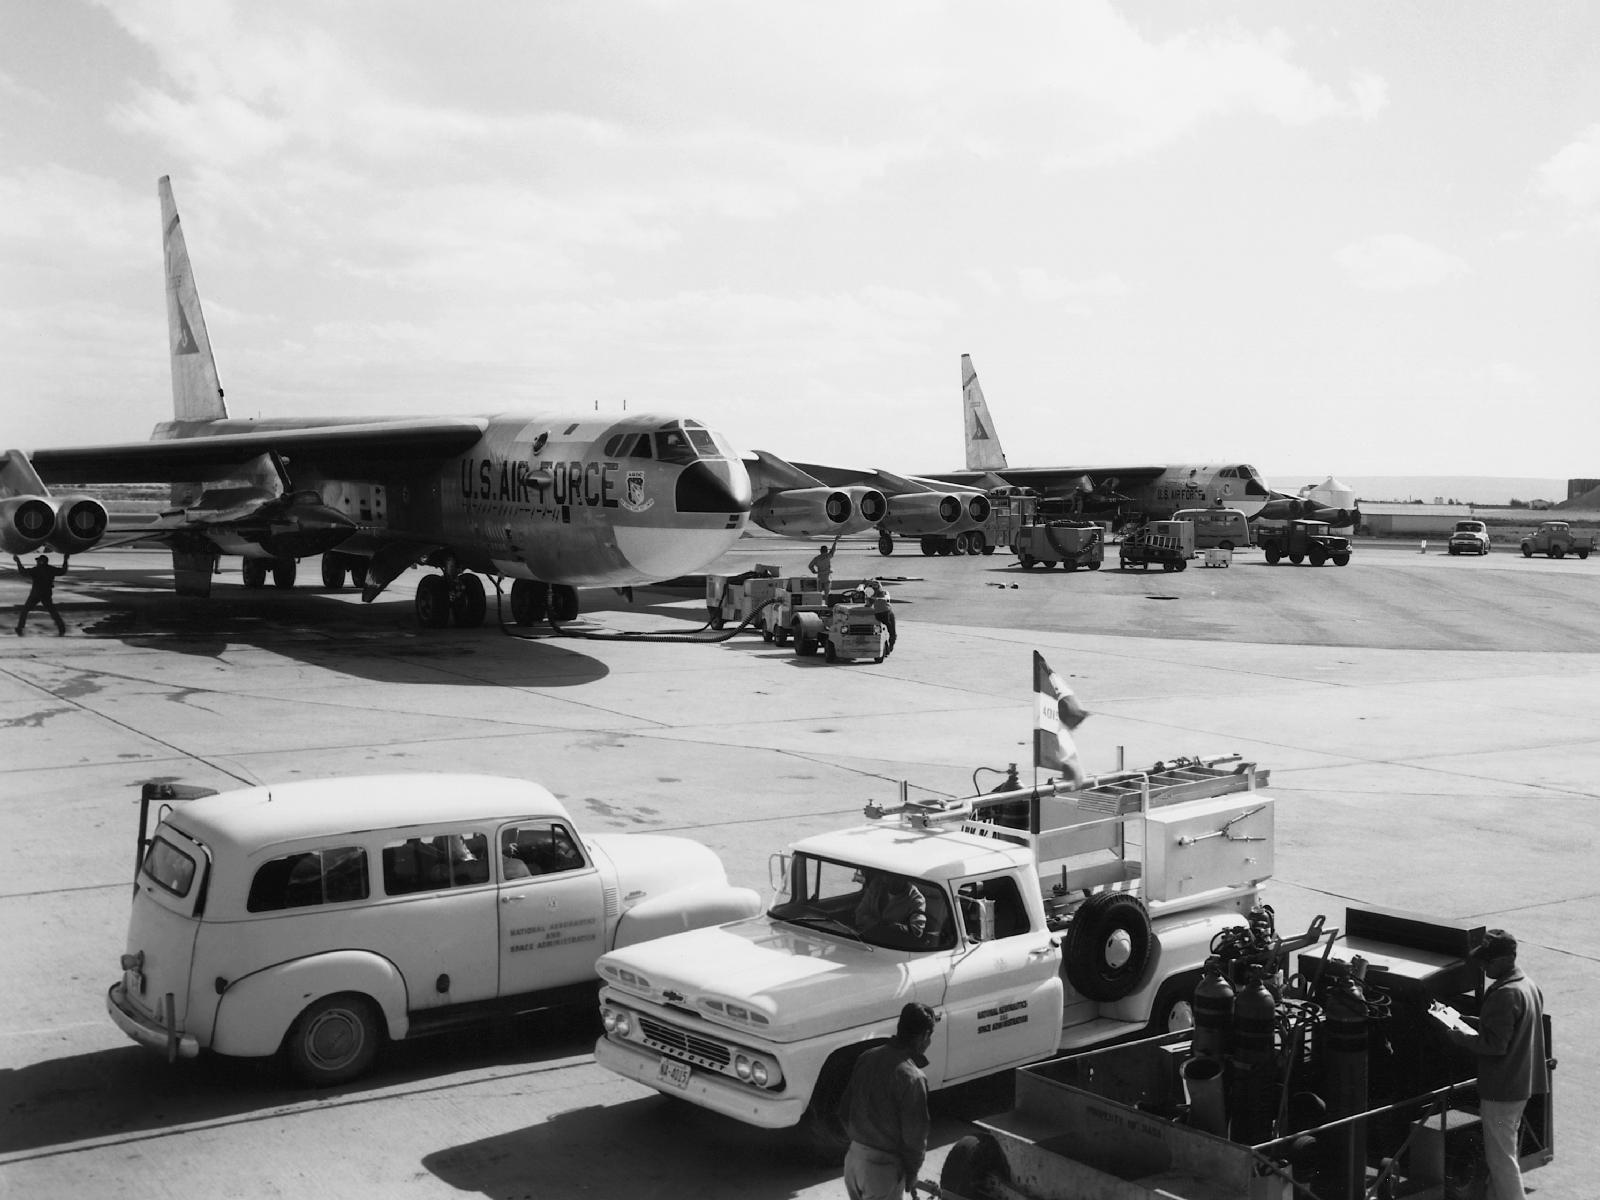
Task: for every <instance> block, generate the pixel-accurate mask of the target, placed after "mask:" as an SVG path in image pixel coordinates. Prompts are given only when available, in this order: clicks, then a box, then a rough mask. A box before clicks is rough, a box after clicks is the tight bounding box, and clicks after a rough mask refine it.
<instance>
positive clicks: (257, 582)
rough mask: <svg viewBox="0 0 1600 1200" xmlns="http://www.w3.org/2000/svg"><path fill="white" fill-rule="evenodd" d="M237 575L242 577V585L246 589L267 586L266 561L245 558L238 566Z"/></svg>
mask: <svg viewBox="0 0 1600 1200" xmlns="http://www.w3.org/2000/svg"><path fill="white" fill-rule="evenodd" d="M239 573H240V574H241V575H243V576H244V585H245V587H247V588H259V587H266V586H267V560H266V559H264V558H247V559H245V560H244V562H243V563H241V564H240V565H239Z"/></svg>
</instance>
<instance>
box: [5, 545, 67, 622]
mask: <svg viewBox="0 0 1600 1200" xmlns="http://www.w3.org/2000/svg"><path fill="white" fill-rule="evenodd" d="M11 561H12V562H14V563H16V564H17V570H19V571H21V572H22V573H23V574H24V575H26V576H27V577H28V578H29V579H31V580H33V587H32V588H30V589H29V590H28V598H27V600H25V601H24V602H23V605H22V615H21V616H20V617H18V618H17V636H18V637H21V636H22V634H23V628H22V626H23V623H24V622H26V621H27V619H28V614H29V613H31V612H32V611H33V610H34V609H35V608H42V609H44V610H45V612H47V613H49V614H50V616H51V617H52V618H53V619H54V620H55V623H56V636H57V637H60V636H61V635H62V634H64V633H66V631H67V623H66V622H65V621H63V620H62V619H61V614H60V613H59V612H57V611H56V605H55V600H54V598H53V597H54V593H55V586H56V576H57V575H65V574H66V573H67V564H68V563H69V562H71V561H72V555H70V554H67V555H63V556H62V559H61V565H60V566H59V567H52V566H51V565H50V556H49V555H48V554H41V555H39V557H38V559H36V560H35V561H34V564H33V566H31V567H25V566H23V565H22V560H21V559H20V558H18V557H17V556H16V555H15V554H13V555H12V556H11Z"/></svg>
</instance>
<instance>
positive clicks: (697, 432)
mask: <svg viewBox="0 0 1600 1200" xmlns="http://www.w3.org/2000/svg"><path fill="white" fill-rule="evenodd" d="M159 191H160V197H161V221H162V238H163V248H164V252H165V259H166V277H167V324H168V331H169V333H170V336H171V357H172V396H173V405H174V413H173V420H171V421H167V422H163V423H161V424H159V425H158V426H157V427H156V429H155V432H154V434H153V435H152V438H151V440H150V441H148V442H138V443H129V444H122V445H103V446H88V447H78V448H66V449H55V448H53V449H45V450H39V451H37V452H35V453H34V454H33V455H32V456H31V465H30V461H29V458H28V456H24V455H22V454H21V453H19V452H17V451H12V452H11V453H10V454H8V455H6V456H4V459H3V461H0V497H3V499H0V549H4V550H5V551H7V552H9V553H13V554H20V553H26V552H28V551H31V550H33V549H35V548H37V547H40V546H43V545H50V546H53V547H54V548H56V549H58V550H61V551H63V552H73V553H76V552H78V551H82V550H86V549H89V548H91V547H93V546H95V545H113V544H131V543H144V544H161V545H166V546H168V547H170V548H171V550H172V562H173V572H174V578H175V584H176V590H177V591H178V592H179V594H181V595H189V596H206V595H209V594H210V591H211V586H212V579H213V577H214V575H215V574H216V571H217V566H218V562H219V559H220V557H221V556H222V555H238V556H241V557H242V558H243V560H244V566H243V574H244V581H245V584H246V586H256V587H259V586H261V585H263V584H264V583H265V582H266V578H267V576H268V575H269V574H270V575H271V576H272V579H273V582H274V583H275V584H276V585H277V586H279V587H290V586H293V584H294V580H295V563H296V560H297V559H298V558H300V557H302V556H308V555H314V554H321V555H322V577H323V582H324V583H325V584H326V585H328V586H329V587H338V586H342V585H343V583H344V580H345V578H346V576H347V575H348V576H349V577H350V578H351V579H352V580H353V581H354V582H355V583H356V584H357V585H358V586H360V587H361V589H362V592H361V594H362V599H363V600H366V601H371V600H373V599H374V598H376V597H377V596H378V595H379V594H380V593H382V591H383V590H384V588H386V587H387V586H388V585H389V584H390V583H391V582H392V581H393V580H394V579H395V578H396V577H397V576H398V575H399V574H400V573H401V572H402V571H404V570H406V569H407V568H409V567H412V566H415V565H419V564H422V565H427V566H430V567H433V568H435V571H434V572H433V573H430V574H428V575H426V576H425V577H424V578H423V579H422V580H421V581H420V583H419V586H418V588H417V597H416V612H417V617H418V620H419V621H420V622H421V624H423V625H424V626H431V627H439V626H443V625H446V624H448V623H449V622H450V621H451V620H452V619H454V621H455V622H456V624H458V625H463V626H474V625H478V624H481V623H482V621H483V619H484V616H485V612H486V608H487V604H486V599H485V591H484V586H483V583H482V580H481V579H480V578H479V574H485V575H490V576H497V577H505V578H509V579H511V580H512V581H513V582H512V586H511V608H512V613H513V616H514V617H515V618H516V620H517V621H519V622H520V623H531V622H533V621H536V620H539V619H542V618H544V617H546V616H548V617H550V618H551V619H554V620H571V619H572V618H574V617H576V616H577V615H578V609H579V601H578V593H577V589H578V588H580V587H611V588H618V589H625V588H628V587H631V586H633V585H636V584H644V583H651V582H657V581H660V580H664V579H670V578H672V577H674V576H677V575H681V574H684V573H686V572H690V571H696V570H699V569H701V568H703V567H705V566H706V565H707V564H708V563H710V562H712V561H713V560H714V559H716V558H717V557H718V556H719V555H721V554H722V553H723V552H724V551H725V550H727V549H728V547H729V546H731V545H732V544H733V543H734V542H735V541H736V540H737V539H738V537H739V535H740V534H741V533H743V532H744V529H745V527H746V526H747V524H748V523H749V520H750V515H751V488H750V479H749V476H748V474H747V472H746V470H745V467H744V464H743V462H742V461H741V460H740V458H739V457H738V455H737V454H735V453H734V452H733V451H732V449H731V448H730V447H729V445H728V443H727V442H726V441H724V439H722V438H721V437H719V436H718V435H717V434H716V433H714V432H712V431H711V430H709V429H706V428H705V427H704V426H702V425H701V424H700V423H699V422H697V421H694V420H692V419H690V418H688V417H682V416H672V415H649V414H643V415H630V416H628V417H626V418H622V419H618V418H614V417H607V418H602V417H598V416H594V415H591V414H582V415H578V414H572V413H502V414H497V415H492V416H466V417H423V418H415V417H410V418H392V417H391V418H384V417H360V418H340V417H328V418H320V419H308V418H282V419H269V420H241V419H238V418H232V417H230V416H229V415H228V410H227V406H226V405H225V403H224V401H223V393H222V388H221V386H220V385H219V382H218V376H217V368H216V363H215V361H214V359H213V357H212V353H211V343H210V339H209V336H208V334H207V332H206V326H205V320H204V317H203V316H202V314H201V310H200V298H199V293H198V291H197V289H196V287H195V282H194V275H193V272H192V271H191V269H190V265H189V255H188V251H187V249H186V247H185V244H184V238H183V231H182V229H181V227H180V226H179V223H178V213H177V207H176V205H175V203H174V201H173V197H172V188H171V185H170V182H169V180H168V179H166V178H163V179H162V180H161V181H160V184H159ZM141 482H160V483H170V484H171V485H172V493H171V505H170V507H169V508H168V509H167V510H166V511H165V512H163V513H161V515H160V516H159V517H158V518H156V519H155V520H154V522H152V523H149V524H144V525H141V526H139V527H137V528H123V529H118V528H112V529H110V530H109V532H108V529H107V519H106V513H105V510H104V508H103V507H102V506H101V505H100V504H99V503H98V502H97V501H95V500H93V499H88V498H83V497H59V496H53V495H51V494H50V493H49V491H48V488H47V485H49V484H52V483H70V484H95V483H141ZM795 504H796V511H797V512H798V511H800V510H804V509H806V508H807V507H808V505H809V506H810V507H812V508H816V509H818V510H819V513H820V509H821V507H822V505H823V501H822V500H821V499H820V498H813V497H801V498H799V499H798V500H797V501H796V502H795Z"/></svg>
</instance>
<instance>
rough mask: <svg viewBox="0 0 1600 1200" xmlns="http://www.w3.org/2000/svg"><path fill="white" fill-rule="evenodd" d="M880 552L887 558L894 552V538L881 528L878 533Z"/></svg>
mask: <svg viewBox="0 0 1600 1200" xmlns="http://www.w3.org/2000/svg"><path fill="white" fill-rule="evenodd" d="M878 553H879V554H881V555H883V556H884V557H885V558H888V557H889V555H891V554H893V553H894V538H893V537H891V536H890V535H889V534H887V533H884V532H883V531H881V530H880V531H879V533H878Z"/></svg>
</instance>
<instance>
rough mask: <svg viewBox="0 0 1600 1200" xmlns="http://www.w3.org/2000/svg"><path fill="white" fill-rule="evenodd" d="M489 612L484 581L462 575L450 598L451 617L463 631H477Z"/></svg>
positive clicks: (473, 576)
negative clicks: (484, 591)
mask: <svg viewBox="0 0 1600 1200" xmlns="http://www.w3.org/2000/svg"><path fill="white" fill-rule="evenodd" d="M488 611H489V602H488V599H487V598H486V597H485V596H484V594H483V580H481V579H479V578H478V577H477V576H476V575H468V574H462V575H460V576H459V577H458V578H457V579H456V586H455V590H454V592H453V594H452V595H451V597H450V615H451V616H452V617H454V618H455V622H456V624H457V625H458V626H460V627H461V628H462V629H476V628H478V627H479V626H480V625H482V624H483V618H484V614H485V613H487V612H488Z"/></svg>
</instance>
